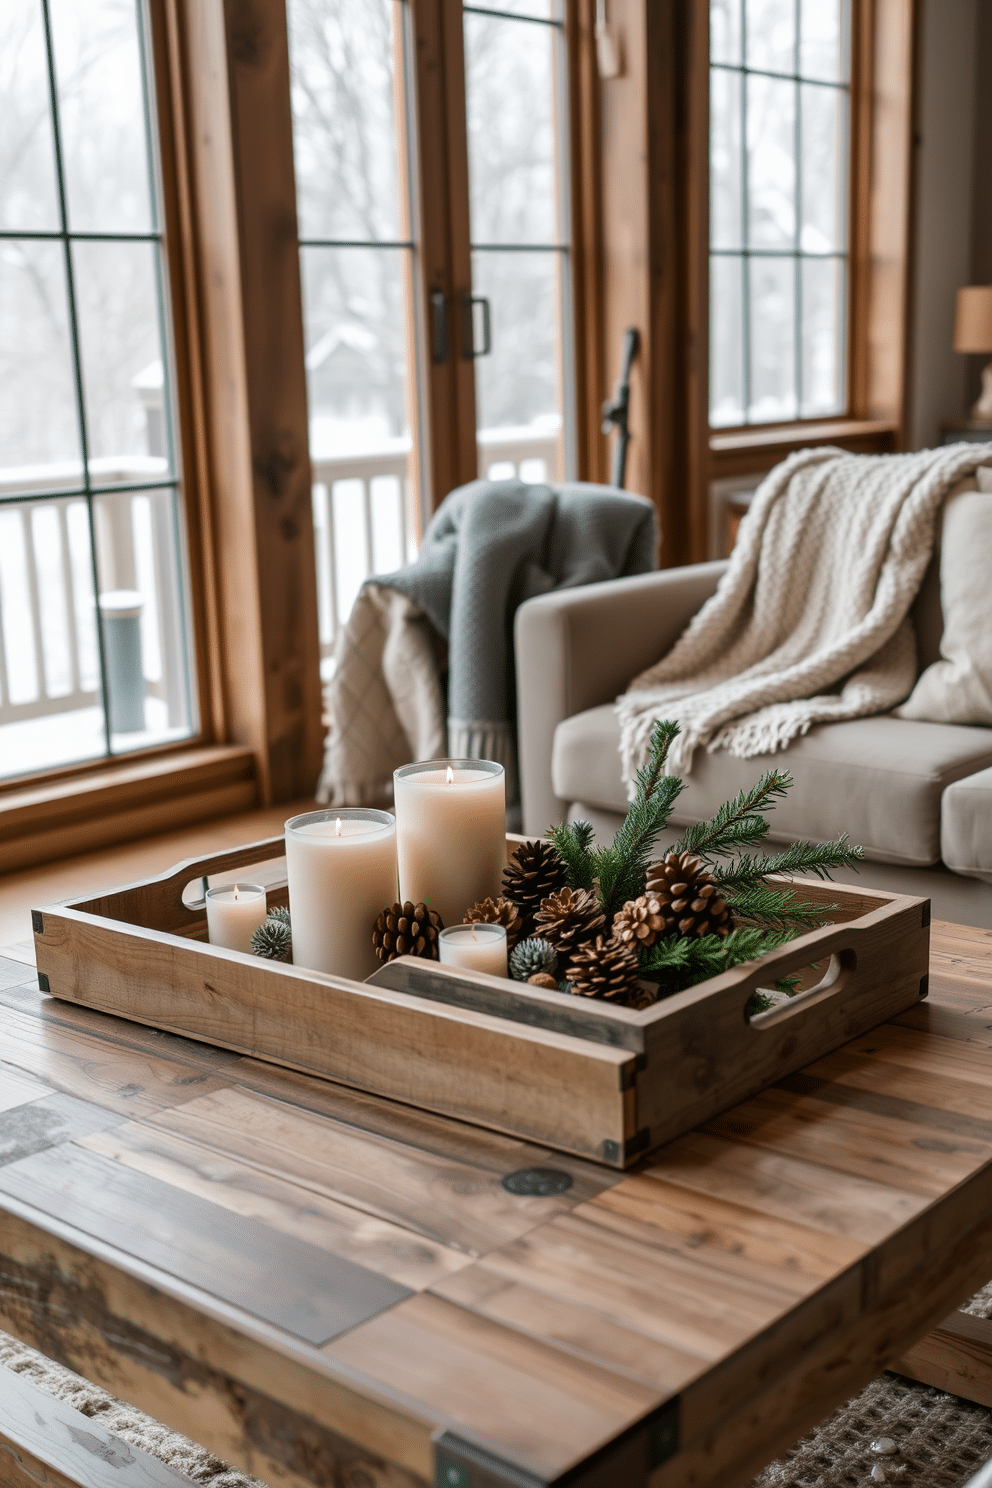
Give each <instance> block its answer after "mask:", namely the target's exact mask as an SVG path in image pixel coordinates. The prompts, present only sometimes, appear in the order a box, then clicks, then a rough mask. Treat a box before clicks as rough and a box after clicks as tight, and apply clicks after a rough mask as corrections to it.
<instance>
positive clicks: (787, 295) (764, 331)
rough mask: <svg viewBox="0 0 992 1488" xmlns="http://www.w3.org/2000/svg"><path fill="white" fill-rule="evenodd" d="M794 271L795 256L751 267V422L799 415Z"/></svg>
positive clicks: (760, 260)
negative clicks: (796, 384)
mask: <svg viewBox="0 0 992 1488" xmlns="http://www.w3.org/2000/svg"><path fill="white" fill-rule="evenodd" d="M795 269H796V263H795V259H792V258H752V259H751V261H750V264H749V273H750V306H749V321H750V335H751V406H750V408H749V409H748V419H749V421H751V422H752V423H775V422H777V421H778V420H780V419H792V418H795V417H796V414H797V409H796V388H795V322H796V276H795Z"/></svg>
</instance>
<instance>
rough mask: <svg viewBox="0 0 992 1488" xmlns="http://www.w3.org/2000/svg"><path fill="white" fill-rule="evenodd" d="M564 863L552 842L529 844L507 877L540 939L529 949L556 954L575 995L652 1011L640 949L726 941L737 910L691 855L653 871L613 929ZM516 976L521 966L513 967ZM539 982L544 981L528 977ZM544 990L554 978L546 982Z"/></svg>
mask: <svg viewBox="0 0 992 1488" xmlns="http://www.w3.org/2000/svg"><path fill="white" fill-rule="evenodd" d="M566 878H567V872H566V869H565V865H564V863H563V862H562V860H561V858H560V857H559V856H558V854H557V852H556V851H555V849H554V847H553V846H552V844H551V843H550V842H546V841H544V840H543V839H542V840H539V841H534V842H528V843H525V844H524V845H523V846H522V847H521V848H520V849H519V850H518V852H517V856H516V861H515V862H514V864H513V865H512V866H511V867H509V868H508V869H507V870H506V872H505V873H504V875H503V890H504V894H505V895H506V897H507V898H508V899H510V900H512V902H513V904H514V905H515V906H516V909H517V912H518V914H519V916H520V918H521V919H522V921H523V923H524V925H525V927H527V929H528V930H529V931H530V932H531V934H532V935H533V936H534V937H535V939H532V940H524V941H522V942H521V944H520V945H519V946H518V949H517V951H516V953H515V957H516V959H518V960H519V959H520V958H521V955H522V953H523V952H524V950H525V949H526V948H527V947H529V946H541V945H546V946H549V947H551V949H552V950H553V951H554V953H555V956H556V961H557V973H558V976H559V977H560V978H561V979H562V981H563V982H564V983H567V985H568V987H569V988H570V989H571V991H572V992H574V993H576V994H577V995H579V996H582V997H601V998H605V999H606V1000H608V1001H610V1002H616V1003H620V1004H622V1005H624V1006H627V1007H646V1006H647V1005H648V1004H649V1003H651V1002H652V1001H653V1000H654V994H653V992H652V990H651V989H650V988H649V987H646V986H645V985H644V984H643V983H642V982H641V981H640V966H639V962H638V955H637V953H638V951H639V950H640V948H641V947H642V946H650V945H653V944H654V942H655V941H656V940H657V939H658V937H659V936H663V935H672V934H678V935H707V934H715V935H721V936H723V935H727V934H729V933H730V930H731V929H732V928H733V922H732V919H731V915H730V910H729V908H728V907H727V905H726V903H725V902H724V901H723V899H722V898H721V897H720V894H719V891H718V889H717V886H716V884H715V883H714V882H713V879H712V877H711V875H710V874H709V873H708V872H707V870H706V868H705V866H704V865H703V863H701V862H700V860H699V859H698V858H694V857H693V856H692V855H691V854H690V853H669V854H668V856H667V857H666V858H665V859H664V860H663V861H662V862H660V863H656V864H654V865H653V866H652V867H651V868H649V869H648V872H647V876H646V880H645V885H644V892H643V893H642V894H640V895H639V896H638V897H637V898H636V899H628V901H627V903H626V904H624V905H623V907H622V908H621V909H620V910H618V912H617V913H616V914H615V915H614V916H613V921H612V924H608V923H607V919H606V915H605V913H604V911H603V907H602V905H601V903H600V901H599V899H598V898H597V896H596V893H595V892H594V890H592V889H572V888H569V887H568V885H567V883H566ZM511 969H513V970H514V971H515V973H516V974H518V975H519V973H518V972H516V967H512V968H511ZM528 979H529V980H534V981H537V980H539V978H537V977H533V978H528ZM542 984H543V985H548V984H552V985H553V979H552V978H551V977H547V978H546V980H542Z"/></svg>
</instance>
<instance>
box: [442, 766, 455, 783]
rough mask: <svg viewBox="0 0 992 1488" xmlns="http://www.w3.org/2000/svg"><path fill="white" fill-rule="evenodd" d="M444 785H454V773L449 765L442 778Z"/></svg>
mask: <svg viewBox="0 0 992 1488" xmlns="http://www.w3.org/2000/svg"><path fill="white" fill-rule="evenodd" d="M444 783H445V785H454V783H455V772H454V770H453V769H452V768H451V766H450V765H449V766H448V770H447V773H446V775H445V777H444Z"/></svg>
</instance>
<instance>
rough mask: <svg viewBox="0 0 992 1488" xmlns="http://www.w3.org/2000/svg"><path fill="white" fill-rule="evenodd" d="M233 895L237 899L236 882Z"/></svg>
mask: <svg viewBox="0 0 992 1488" xmlns="http://www.w3.org/2000/svg"><path fill="white" fill-rule="evenodd" d="M234 897H235V899H237V897H238V886H237V884H235V885H234Z"/></svg>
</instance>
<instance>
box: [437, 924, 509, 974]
mask: <svg viewBox="0 0 992 1488" xmlns="http://www.w3.org/2000/svg"><path fill="white" fill-rule="evenodd" d="M437 945H438V954H439V956H440V958H441V965H442V966H464V967H466V968H467V969H468V970H469V971H488V973H489V975H490V976H498V977H505V976H506V975H507V967H506V930H505V929H504V928H503V926H502V925H452V926H451V928H450V929H448V930H442V931H441V933H440V935H439V936H438V938H437Z"/></svg>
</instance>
